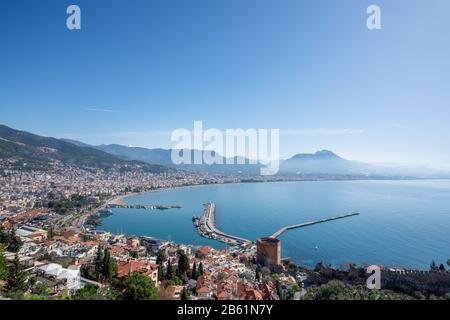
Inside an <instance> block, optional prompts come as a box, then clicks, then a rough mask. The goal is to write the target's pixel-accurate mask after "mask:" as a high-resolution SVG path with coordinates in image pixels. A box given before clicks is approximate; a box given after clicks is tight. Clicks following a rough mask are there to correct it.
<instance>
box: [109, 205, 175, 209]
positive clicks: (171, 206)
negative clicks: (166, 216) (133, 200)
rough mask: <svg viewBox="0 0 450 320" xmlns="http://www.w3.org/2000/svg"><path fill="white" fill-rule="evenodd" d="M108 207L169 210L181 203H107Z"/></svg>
mask: <svg viewBox="0 0 450 320" xmlns="http://www.w3.org/2000/svg"><path fill="white" fill-rule="evenodd" d="M106 208H108V209H117V208H125V209H146V210H154V209H158V210H167V209H180V208H181V206H179V205H160V204H111V203H110V204H107V205H106Z"/></svg>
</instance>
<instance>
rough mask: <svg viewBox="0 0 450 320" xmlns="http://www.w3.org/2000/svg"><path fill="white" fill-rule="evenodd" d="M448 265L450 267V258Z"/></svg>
mask: <svg viewBox="0 0 450 320" xmlns="http://www.w3.org/2000/svg"><path fill="white" fill-rule="evenodd" d="M447 265H448V266H449V267H450V259H448V260H447Z"/></svg>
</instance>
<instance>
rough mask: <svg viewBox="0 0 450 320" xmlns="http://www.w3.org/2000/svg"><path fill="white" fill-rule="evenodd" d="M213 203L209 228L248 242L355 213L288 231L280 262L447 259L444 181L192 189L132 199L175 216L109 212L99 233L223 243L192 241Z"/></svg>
mask: <svg viewBox="0 0 450 320" xmlns="http://www.w3.org/2000/svg"><path fill="white" fill-rule="evenodd" d="M210 200H211V201H213V202H215V203H216V204H217V224H218V226H219V228H220V229H222V230H223V231H225V232H227V233H231V234H235V235H238V236H241V237H245V238H247V239H250V240H255V239H256V238H258V237H261V236H268V235H271V234H272V233H274V232H275V231H276V230H278V229H280V228H281V227H283V226H286V225H292V224H298V223H302V222H307V221H310V220H317V219H321V218H326V217H330V216H336V215H338V214H345V213H352V212H360V213H361V215H359V216H356V217H351V218H347V219H343V220H336V221H332V222H327V223H324V224H319V225H314V226H310V227H307V228H301V229H296V230H292V231H289V232H287V233H285V234H284V235H282V236H281V237H280V239H281V250H282V256H283V257H291V258H293V259H294V260H295V261H296V262H297V263H300V264H303V265H307V266H313V265H314V264H315V263H317V262H319V261H323V262H325V263H331V264H333V265H335V266H338V265H340V264H341V263H345V262H355V263H368V264H380V265H385V266H401V267H411V268H421V269H428V268H429V265H430V262H431V261H432V260H433V259H434V260H436V262H443V263H445V262H446V261H447V259H450V180H414V181H317V182H316V181H314V182H274V183H251V184H250V183H248V184H225V185H210V186H196V187H186V188H178V189H170V190H163V191H158V192H151V193H146V194H141V195H137V196H132V197H129V198H127V199H126V201H127V202H128V203H132V204H172V205H181V206H182V208H181V209H170V210H163V211H160V210H138V209H115V210H114V211H113V212H114V214H113V215H112V216H110V217H108V218H106V219H105V220H104V221H103V224H102V226H101V227H100V229H102V230H107V231H111V232H120V233H125V234H127V235H131V234H134V235H150V236H155V237H158V238H160V239H170V240H173V241H175V242H180V243H187V244H197V245H211V246H214V247H217V248H220V247H223V244H221V243H218V242H216V241H213V240H208V239H204V238H202V237H200V236H199V235H198V234H197V232H196V230H195V228H194V226H193V224H192V216H193V215H201V214H202V212H203V206H202V204H203V203H206V202H207V201H210Z"/></svg>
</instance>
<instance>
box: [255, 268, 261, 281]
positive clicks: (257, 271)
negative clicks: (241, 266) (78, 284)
mask: <svg viewBox="0 0 450 320" xmlns="http://www.w3.org/2000/svg"><path fill="white" fill-rule="evenodd" d="M255 280H256V281H257V282H260V281H261V275H260V274H259V268H256V273H255Z"/></svg>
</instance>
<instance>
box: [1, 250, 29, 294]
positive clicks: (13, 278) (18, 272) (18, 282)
mask: <svg viewBox="0 0 450 320" xmlns="http://www.w3.org/2000/svg"><path fill="white" fill-rule="evenodd" d="M26 280H27V275H26V273H25V272H23V270H22V266H21V265H20V260H19V256H18V255H17V253H16V255H15V256H14V260H13V262H12V263H11V266H10V267H9V269H8V278H7V281H6V289H7V291H9V292H24V291H26V288H27V285H26Z"/></svg>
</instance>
